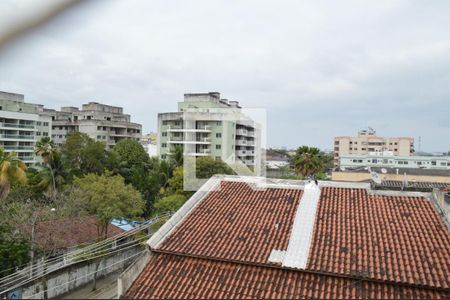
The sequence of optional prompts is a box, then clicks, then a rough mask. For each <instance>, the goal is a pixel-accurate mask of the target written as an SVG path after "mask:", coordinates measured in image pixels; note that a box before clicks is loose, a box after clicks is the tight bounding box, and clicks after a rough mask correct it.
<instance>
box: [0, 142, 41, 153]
mask: <svg viewBox="0 0 450 300" xmlns="http://www.w3.org/2000/svg"><path fill="white" fill-rule="evenodd" d="M0 146H1V147H3V149H5V151H6V152H17V153H18V152H34V143H23V142H22V143H21V142H13V141H3V142H2V143H1V144H0Z"/></svg>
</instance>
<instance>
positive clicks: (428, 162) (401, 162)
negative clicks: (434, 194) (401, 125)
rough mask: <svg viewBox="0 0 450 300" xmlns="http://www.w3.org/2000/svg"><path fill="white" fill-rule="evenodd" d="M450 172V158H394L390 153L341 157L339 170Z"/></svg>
mask: <svg viewBox="0 0 450 300" xmlns="http://www.w3.org/2000/svg"><path fill="white" fill-rule="evenodd" d="M366 166H370V167H382V168H405V169H435V170H450V156H395V155H394V154H393V153H392V151H383V152H370V153H369V154H367V155H342V156H340V157H339V167H340V169H341V170H347V169H349V170H350V169H355V168H360V167H366Z"/></svg>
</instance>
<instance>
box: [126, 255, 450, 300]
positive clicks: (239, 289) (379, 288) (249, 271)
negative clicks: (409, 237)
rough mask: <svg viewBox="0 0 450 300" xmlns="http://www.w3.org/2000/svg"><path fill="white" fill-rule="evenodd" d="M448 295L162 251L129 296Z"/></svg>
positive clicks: (352, 296) (264, 297) (425, 296)
mask: <svg viewBox="0 0 450 300" xmlns="http://www.w3.org/2000/svg"><path fill="white" fill-rule="evenodd" d="M449 296H450V294H449V293H448V292H445V291H440V292H439V291H433V290H428V289H420V288H414V287H402V286H397V285H392V284H382V283H375V282H368V281H364V280H356V279H350V278H340V277H333V276H325V275H317V274H310V273H306V272H299V271H294V270H284V269H281V268H273V267H262V266H252V265H242V264H237V263H230V262H223V261H212V260H208V259H201V258H193V257H186V256H177V255H169V254H161V253H159V254H155V256H154V257H153V258H152V260H151V261H150V263H149V264H148V265H147V266H146V267H145V269H144V270H143V272H142V273H141V276H140V277H139V278H138V279H137V280H136V281H135V282H134V283H133V285H132V286H131V288H130V289H129V290H128V292H127V294H126V295H125V298H135V299H143V298H147V299H148V298H153V299H155V298H156V299H162V298H165V299H249V298H260V299H304V298H309V299H365V298H372V299H406V298H409V299H448V297H449Z"/></svg>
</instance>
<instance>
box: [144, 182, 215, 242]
mask: <svg viewBox="0 0 450 300" xmlns="http://www.w3.org/2000/svg"><path fill="white" fill-rule="evenodd" d="M222 178H223V176H221V175H215V176H213V177H211V178H210V179H208V181H207V182H206V183H205V184H204V185H202V186H201V187H200V189H198V190H197V192H195V194H194V195H192V197H191V198H189V200H188V201H186V202H185V203H184V204H183V206H182V207H181V208H180V209H179V210H178V211H177V212H176V213H175V214H173V215H172V217H171V218H170V219H169V220H167V222H166V223H164V225H163V226H161V228H159V229H158V231H157V232H155V233H154V234H153V235H152V237H151V238H150V239H149V240H148V241H147V245H148V246H149V247H150V249H152V250H153V249H156V248H158V247H159V246H160V245H161V244H162V243H163V242H164V240H165V239H166V237H167V236H169V235H170V234H171V233H172V231H173V230H174V229H175V228H177V227H178V226H179V225H180V224H181V223H182V222H183V220H184V219H185V218H186V217H187V216H188V215H189V214H190V213H191V212H192V210H193V209H194V208H195V207H196V206H197V205H198V204H199V203H200V202H201V201H202V200H203V199H204V198H205V197H206V196H207V195H208V194H209V192H210V191H212V190H214V189H215V188H217V186H218V185H219V184H220V181H221V180H222Z"/></svg>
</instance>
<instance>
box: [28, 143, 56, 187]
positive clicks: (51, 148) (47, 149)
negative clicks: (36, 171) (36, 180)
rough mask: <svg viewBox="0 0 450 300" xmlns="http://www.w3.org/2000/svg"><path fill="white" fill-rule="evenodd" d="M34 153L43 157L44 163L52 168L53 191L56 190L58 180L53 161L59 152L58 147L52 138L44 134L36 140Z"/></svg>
mask: <svg viewBox="0 0 450 300" xmlns="http://www.w3.org/2000/svg"><path fill="white" fill-rule="evenodd" d="M34 153H35V154H36V155H40V156H41V157H42V162H43V165H46V166H48V168H49V169H50V175H51V177H52V186H53V192H55V191H56V180H55V174H54V171H53V168H52V164H53V161H54V159H55V156H56V155H57V153H58V150H57V149H56V145H55V143H54V142H53V141H52V139H50V137H48V136H44V137H43V138H41V139H40V140H39V141H37V142H36V145H35V147H34Z"/></svg>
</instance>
